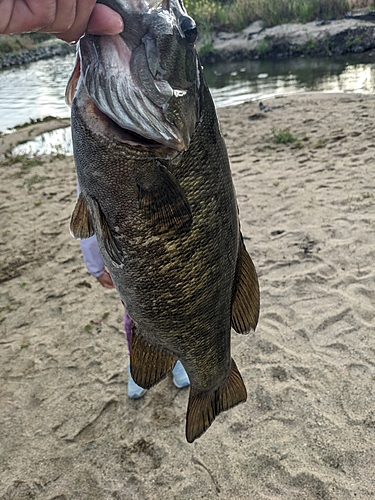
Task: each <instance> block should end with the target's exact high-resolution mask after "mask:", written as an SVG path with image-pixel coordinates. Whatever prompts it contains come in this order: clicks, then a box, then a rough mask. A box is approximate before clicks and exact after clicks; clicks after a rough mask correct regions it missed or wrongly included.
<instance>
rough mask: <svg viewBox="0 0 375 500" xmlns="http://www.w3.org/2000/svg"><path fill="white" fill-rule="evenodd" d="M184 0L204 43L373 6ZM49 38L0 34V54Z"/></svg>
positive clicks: (316, 0)
mask: <svg viewBox="0 0 375 500" xmlns="http://www.w3.org/2000/svg"><path fill="white" fill-rule="evenodd" d="M184 4H185V6H186V8H187V10H188V12H189V14H190V15H191V16H192V17H193V18H194V19H195V20H196V22H197V24H198V27H199V31H200V40H201V42H203V46H204V45H205V38H207V40H208V41H207V43H208V44H209V43H211V42H210V37H209V34H210V33H211V32H212V31H215V30H219V29H220V30H225V31H240V30H242V29H243V28H245V27H247V26H249V25H250V24H251V23H252V22H254V21H257V20H262V22H263V23H264V25H265V26H275V25H278V24H283V23H289V22H303V23H304V22H309V21H315V20H318V19H319V20H326V19H333V18H340V17H343V16H344V15H345V14H346V13H347V12H349V11H352V12H353V11H356V10H358V9H366V10H371V9H374V8H375V0H184ZM49 39H53V37H52V36H51V35H48V34H46V33H26V34H22V35H0V58H1V56H3V55H5V54H11V53H17V52H22V51H27V50H30V49H33V48H36V47H38V46H40V45H42V44H43V42H45V41H46V40H49ZM202 50H203V52H204V47H201V51H202Z"/></svg>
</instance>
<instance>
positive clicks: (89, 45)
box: [67, 0, 202, 152]
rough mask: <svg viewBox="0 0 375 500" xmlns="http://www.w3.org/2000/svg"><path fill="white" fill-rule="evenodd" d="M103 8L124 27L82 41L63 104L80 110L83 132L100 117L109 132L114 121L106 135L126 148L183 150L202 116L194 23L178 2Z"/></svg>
mask: <svg viewBox="0 0 375 500" xmlns="http://www.w3.org/2000/svg"><path fill="white" fill-rule="evenodd" d="M101 3H105V4H106V5H108V6H110V7H111V8H113V9H114V10H116V11H118V12H119V13H120V15H121V16H122V18H123V20H124V26H125V29H124V31H123V32H122V33H121V34H119V35H115V36H107V35H105V36H94V35H90V34H86V35H84V36H83V37H82V38H81V39H80V41H79V46H78V56H77V65H76V69H75V70H74V72H73V75H72V77H71V80H70V82H69V84H68V88H67V101H72V100H73V99H74V100H75V101H78V103H77V104H78V105H80V104H81V106H80V109H81V111H83V112H84V111H85V110H86V114H87V117H86V118H87V119H86V122H89V123H86V125H88V126H92V127H96V126H97V124H98V116H99V117H101V118H103V119H105V120H106V121H107V123H106V127H105V130H106V132H107V133H108V131H109V130H110V129H111V126H110V125H111V122H113V124H114V126H113V127H112V130H111V131H112V133H114V134H115V135H117V136H119V137H121V140H122V141H125V142H128V143H129V144H132V145H136V144H137V142H140V143H141V144H143V146H145V145H147V143H149V144H150V145H152V146H153V147H156V146H157V145H160V146H162V147H164V148H167V149H170V150H173V151H174V152H180V151H184V150H187V149H188V147H189V143H190V140H191V137H192V135H193V133H194V130H195V128H196V125H197V123H198V121H199V118H200V87H201V79H202V76H201V67H200V64H199V61H198V58H197V54H196V51H195V41H196V37H197V28H196V24H195V22H194V20H193V19H192V18H191V17H189V16H188V14H187V12H186V10H185V8H184V6H183V4H182V2H180V1H179V0H149V1H147V0H103V1H102V2H101ZM88 109H91V110H92V111H93V114H94V115H95V117H94V118H93V117H92V113H89V112H88V111H87V110H88ZM101 128H102V129H103V127H101Z"/></svg>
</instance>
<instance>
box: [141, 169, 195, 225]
mask: <svg viewBox="0 0 375 500" xmlns="http://www.w3.org/2000/svg"><path fill="white" fill-rule="evenodd" d="M138 200H139V208H140V210H141V212H142V213H143V216H144V217H145V219H146V221H147V223H148V224H149V225H150V226H151V227H152V228H153V229H154V230H155V232H157V233H166V232H168V231H171V230H172V231H180V230H188V229H190V226H191V224H192V220H193V217H192V213H191V209H190V205H189V202H188V200H187V198H186V196H185V193H184V192H183V190H182V188H181V186H180V185H179V183H178V182H177V180H176V179H175V177H174V176H173V175H172V174H171V172H169V170H168V169H167V168H166V167H165V166H164V165H162V164H161V163H159V162H157V161H156V162H154V165H153V168H152V169H151V168H150V169H148V172H147V175H145V176H144V178H142V179H140V181H139V182H138Z"/></svg>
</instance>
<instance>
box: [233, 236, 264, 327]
mask: <svg viewBox="0 0 375 500" xmlns="http://www.w3.org/2000/svg"><path fill="white" fill-rule="evenodd" d="M258 318H259V283H258V276H257V273H256V270H255V267H254V264H253V261H252V260H251V257H250V255H249V254H248V253H247V250H246V248H245V245H244V242H243V238H242V235H241V234H240V242H239V249H238V258H237V269H236V278H235V282H234V288H233V300H232V327H233V328H234V329H235V330H236V332H238V333H248V332H249V331H250V330H255V327H256V325H257V323H258Z"/></svg>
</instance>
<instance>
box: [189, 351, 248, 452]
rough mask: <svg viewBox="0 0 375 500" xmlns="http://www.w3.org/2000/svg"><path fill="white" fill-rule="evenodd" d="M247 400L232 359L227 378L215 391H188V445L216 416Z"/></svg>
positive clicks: (243, 386)
mask: <svg viewBox="0 0 375 500" xmlns="http://www.w3.org/2000/svg"><path fill="white" fill-rule="evenodd" d="M246 399H247V392H246V387H245V385H244V383H243V380H242V377H241V374H240V372H239V371H238V368H237V366H236V363H235V362H234V361H233V359H232V365H231V369H230V373H229V377H228V378H227V379H226V380H225V382H224V383H223V384H222V385H221V386H220V387H218V388H217V389H215V390H213V391H210V392H206V393H196V394H195V393H194V389H193V387H192V388H191V390H190V395H189V403H188V409H187V415H186V439H187V441H188V442H189V443H192V442H193V441H195V439H197V438H199V436H201V435H202V434H203V433H204V432H205V431H206V430H207V429H208V428H209V427H210V425H211V424H212V422H213V421H214V420H215V418H216V417H217V415H219V413H221V412H222V411H225V410H229V408H232V407H233V406H236V405H238V404H239V403H243V402H244V401H246Z"/></svg>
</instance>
